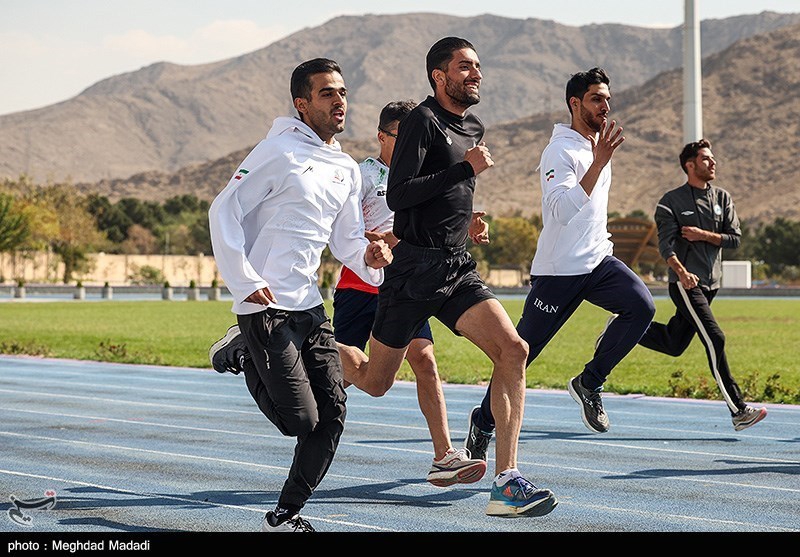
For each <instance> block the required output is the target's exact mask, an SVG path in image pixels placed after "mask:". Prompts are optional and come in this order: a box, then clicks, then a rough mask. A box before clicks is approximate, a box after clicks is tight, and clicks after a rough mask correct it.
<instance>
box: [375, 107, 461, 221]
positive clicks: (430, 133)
mask: <svg viewBox="0 0 800 557" xmlns="http://www.w3.org/2000/svg"><path fill="white" fill-rule="evenodd" d="M436 131H437V130H436V124H435V123H434V122H432V121H431V120H429V119H428V118H426V117H425V113H423V112H421V111H420V112H412V113H411V114H409V115H408V116H406V118H405V119H404V120H403V121H402V122H401V123H400V126H399V127H398V132H397V133H398V136H397V143H395V146H394V152H393V154H392V166H391V168H390V170H389V182H388V184H387V187H386V204H387V205H388V206H389V209H391V210H392V211H398V210H402V209H408V208H410V207H413V206H415V205H419V204H420V203H424V202H426V201H427V200H429V199H432V198H433V197H436V196H437V195H439V194H440V193H441V192H442V191H443V190H445V189H446V188H447V187H449V186H451V185H453V184H456V183H458V182H461V181H463V180H466V179H468V178H471V177H473V176H475V170H474V169H473V166H472V165H471V164H470V163H469V162H467V161H462V162H460V163H457V164H454V165H453V166H450V167H448V168H445V169H444V170H441V171H439V172H435V173H433V174H428V175H425V176H420V175H419V173H420V170H421V168H422V162H423V161H424V160H425V155H426V154H427V152H428V149H429V148H430V146H431V144H432V143H433V139H434V134H435V133H436Z"/></svg>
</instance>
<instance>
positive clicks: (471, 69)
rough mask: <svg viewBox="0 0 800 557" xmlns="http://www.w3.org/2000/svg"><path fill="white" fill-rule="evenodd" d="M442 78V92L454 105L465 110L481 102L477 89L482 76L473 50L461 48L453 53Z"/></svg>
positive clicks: (476, 55) (478, 61)
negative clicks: (443, 83)
mask: <svg viewBox="0 0 800 557" xmlns="http://www.w3.org/2000/svg"><path fill="white" fill-rule="evenodd" d="M444 76H445V89H444V92H445V94H446V95H447V96H448V97H450V98H451V99H452V100H453V102H454V103H456V104H457V105H459V106H463V107H464V108H467V107H470V106H472V105H474V104H478V103H479V102H481V96H480V93H479V89H480V86H481V79H483V76H482V75H481V62H480V60H478V54H477V53H476V52H475V51H474V50H472V49H471V48H462V49H461V50H456V51H454V52H453V59H452V60H450V62H449V63H448V64H447V71H446V72H444Z"/></svg>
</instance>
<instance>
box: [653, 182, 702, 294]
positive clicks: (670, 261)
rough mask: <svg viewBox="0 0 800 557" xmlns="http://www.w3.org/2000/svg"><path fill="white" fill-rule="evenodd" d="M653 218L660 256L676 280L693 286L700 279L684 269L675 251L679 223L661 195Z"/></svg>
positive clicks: (687, 286)
mask: <svg viewBox="0 0 800 557" xmlns="http://www.w3.org/2000/svg"><path fill="white" fill-rule="evenodd" d="M655 220H656V226H657V227H658V251H659V252H660V253H661V257H663V258H664V260H665V261H666V262H667V265H669V267H670V269H672V270H673V271H674V272H675V274H676V275H677V276H678V280H680V282H681V284H682V285H683V287H684V288H686V289H691V288H694V287H695V286H697V284H698V283H699V282H700V279H699V278H698V277H697V275H695V274H693V273H690V272H688V271H687V270H686V267H684V266H683V263H682V262H681V261H680V259H678V255H677V254H676V253H675V241H676V240H677V238H678V233H679V231H680V225H679V224H678V219H677V218H675V214H674V212H673V210H672V208H670V206H669V204H668V202H667V200H666V199H665V198H663V197H662V198H661V201H659V202H658V205H656V213H655Z"/></svg>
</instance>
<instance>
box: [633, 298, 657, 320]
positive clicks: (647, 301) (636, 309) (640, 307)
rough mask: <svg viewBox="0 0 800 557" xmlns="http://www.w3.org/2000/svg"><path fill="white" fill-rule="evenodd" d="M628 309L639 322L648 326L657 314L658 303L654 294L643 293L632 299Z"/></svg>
mask: <svg viewBox="0 0 800 557" xmlns="http://www.w3.org/2000/svg"><path fill="white" fill-rule="evenodd" d="M632 302H633V303H631V305H630V307H629V308H628V311H629V313H630V315H631V317H633V320H634V321H635V322H637V323H641V324H643V325H644V327H645V328H646V327H647V326H648V325H650V322H651V321H653V318H654V317H655V316H656V304H655V302H654V301H653V297H652V296H649V295H647V296H645V295H641V296H638V297H636V298H635V299H634V300H632Z"/></svg>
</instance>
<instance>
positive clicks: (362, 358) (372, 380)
mask: <svg viewBox="0 0 800 557" xmlns="http://www.w3.org/2000/svg"><path fill="white" fill-rule="evenodd" d="M336 345H337V347H338V348H339V356H340V357H341V360H342V367H343V368H344V380H345V384H346V385H347V384H352V385H355V386H356V387H358V388H359V389H361V390H362V391H364V392H365V393H367V394H369V395H372V396H374V397H379V396H383V395H385V394H386V392H387V391H388V390H389V389H390V388H391V386H392V385H393V384H394V378H395V376H396V375H397V372H398V370H399V369H400V366H401V365H402V363H403V359H404V358H405V356H406V350H408V347H405V348H391V347H389V346H386V345H385V344H383V343H382V342H379V341H377V340H375V338H374V337H370V338H369V356H367V355H366V354H365V353H364V352H363V351H362V350H359V349H358V348H356V347H354V346H347V345H346V344H341V343H339V342H337V343H336Z"/></svg>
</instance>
